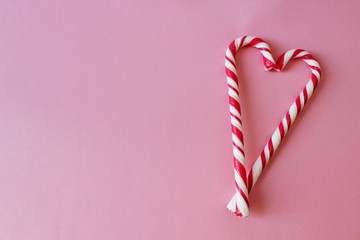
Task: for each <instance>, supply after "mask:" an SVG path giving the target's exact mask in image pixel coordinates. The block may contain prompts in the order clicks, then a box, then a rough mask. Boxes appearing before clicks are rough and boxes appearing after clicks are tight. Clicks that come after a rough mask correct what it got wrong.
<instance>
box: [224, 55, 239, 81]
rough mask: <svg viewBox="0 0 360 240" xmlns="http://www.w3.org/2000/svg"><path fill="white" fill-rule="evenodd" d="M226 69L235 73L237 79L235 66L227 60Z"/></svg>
mask: <svg viewBox="0 0 360 240" xmlns="http://www.w3.org/2000/svg"><path fill="white" fill-rule="evenodd" d="M225 67H226V68H227V69H229V70H230V71H231V72H233V73H234V74H235V76H236V77H237V73H236V68H235V66H234V65H232V63H230V62H229V61H228V60H226V59H225Z"/></svg>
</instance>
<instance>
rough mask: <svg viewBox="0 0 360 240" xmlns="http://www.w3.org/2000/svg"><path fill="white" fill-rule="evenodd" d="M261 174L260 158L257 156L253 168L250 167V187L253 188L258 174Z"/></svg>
mask: <svg viewBox="0 0 360 240" xmlns="http://www.w3.org/2000/svg"><path fill="white" fill-rule="evenodd" d="M261 172H262V162H261V157H260V156H259V157H258V158H257V159H256V161H255V163H254V165H253V167H252V176H253V182H252V185H253V186H254V185H255V183H256V181H257V180H258V178H259V176H260V174H261Z"/></svg>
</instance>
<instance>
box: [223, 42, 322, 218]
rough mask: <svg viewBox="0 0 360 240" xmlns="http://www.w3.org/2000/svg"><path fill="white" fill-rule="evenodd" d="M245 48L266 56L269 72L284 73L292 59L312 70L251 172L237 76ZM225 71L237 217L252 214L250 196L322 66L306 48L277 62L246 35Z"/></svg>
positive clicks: (233, 45)
mask: <svg viewBox="0 0 360 240" xmlns="http://www.w3.org/2000/svg"><path fill="white" fill-rule="evenodd" d="M242 47H255V48H257V49H259V50H260V52H261V54H262V55H263V60H264V67H265V70H266V71H269V70H275V71H278V72H280V71H282V70H283V69H284V67H285V66H286V64H287V63H288V62H289V61H290V60H291V59H302V60H303V61H304V62H305V63H306V64H307V65H308V66H309V67H310V70H311V77H310V80H309V81H308V82H307V84H306V85H305V87H304V88H303V90H302V91H301V92H300V94H299V95H298V96H297V98H296V99H295V101H294V103H293V104H292V105H291V106H290V108H289V110H288V111H287V112H286V114H285V116H284V117H283V119H282V121H281V122H280V124H279V125H278V127H277V128H276V129H275V131H274V133H273V134H272V136H271V137H270V139H269V140H268V142H267V143H266V145H265V147H264V148H263V150H262V151H261V153H260V155H259V156H258V158H257V159H256V161H255V162H254V164H253V166H252V168H251V170H250V171H249V172H247V171H246V169H245V165H244V163H245V153H244V135H243V130H242V121H241V108H240V102H239V88H238V84H239V82H238V77H237V73H236V64H235V54H236V52H237V51H238V50H239V49H240V48H242ZM225 70H226V78H227V83H228V88H229V105H230V119H231V130H232V142H233V160H234V172H235V194H234V196H233V197H232V199H231V200H230V202H229V204H228V205H227V208H228V209H229V210H230V211H231V212H233V213H235V214H236V215H237V216H241V217H245V216H248V215H249V193H250V191H251V189H252V188H253V187H254V184H255V183H256V181H257V180H258V178H259V176H260V174H261V173H262V171H263V170H264V168H265V166H266V165H267V163H268V162H269V160H270V158H271V157H272V156H273V154H274V152H275V151H276V149H277V148H278V147H279V144H280V142H281V141H282V139H283V138H284V137H285V135H286V133H287V132H288V131H289V129H290V126H291V125H292V124H293V123H294V121H295V119H296V117H297V115H298V114H299V113H300V111H301V110H302V109H303V108H304V106H305V104H306V103H307V102H308V100H309V99H310V97H311V95H312V93H313V92H314V90H315V89H316V87H317V85H318V83H319V81H320V75H321V70H320V65H319V63H318V62H317V61H316V60H315V59H314V58H313V57H312V56H311V54H310V53H308V52H307V51H304V50H302V49H292V50H289V51H287V52H285V53H284V54H282V55H281V56H280V57H279V58H278V60H277V61H276V62H275V61H274V59H273V57H272V54H271V50H270V47H269V45H268V44H267V43H266V42H264V41H263V40H262V39H260V38H256V37H251V36H244V37H240V38H237V39H235V40H234V41H232V42H231V43H230V45H229V47H228V49H227V50H226V54H225Z"/></svg>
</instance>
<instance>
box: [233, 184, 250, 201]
mask: <svg viewBox="0 0 360 240" xmlns="http://www.w3.org/2000/svg"><path fill="white" fill-rule="evenodd" d="M235 186H236V189H237V190H238V191H239V192H240V195H241V196H242V197H243V199H244V200H245V202H246V205H247V207H249V199H248V198H247V197H246V195H245V193H244V192H243V190H242V189H241V188H240V187H239V185H238V184H237V182H235Z"/></svg>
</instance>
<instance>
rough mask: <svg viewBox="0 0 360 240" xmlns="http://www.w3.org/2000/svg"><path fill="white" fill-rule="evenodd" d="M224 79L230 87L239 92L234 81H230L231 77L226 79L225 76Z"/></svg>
mask: <svg viewBox="0 0 360 240" xmlns="http://www.w3.org/2000/svg"><path fill="white" fill-rule="evenodd" d="M226 79H227V83H228V84H229V85H230V86H232V87H233V88H235V89H236V91H239V87H238V85H237V84H236V82H235V81H234V79H232V78H231V77H228V76H226Z"/></svg>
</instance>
